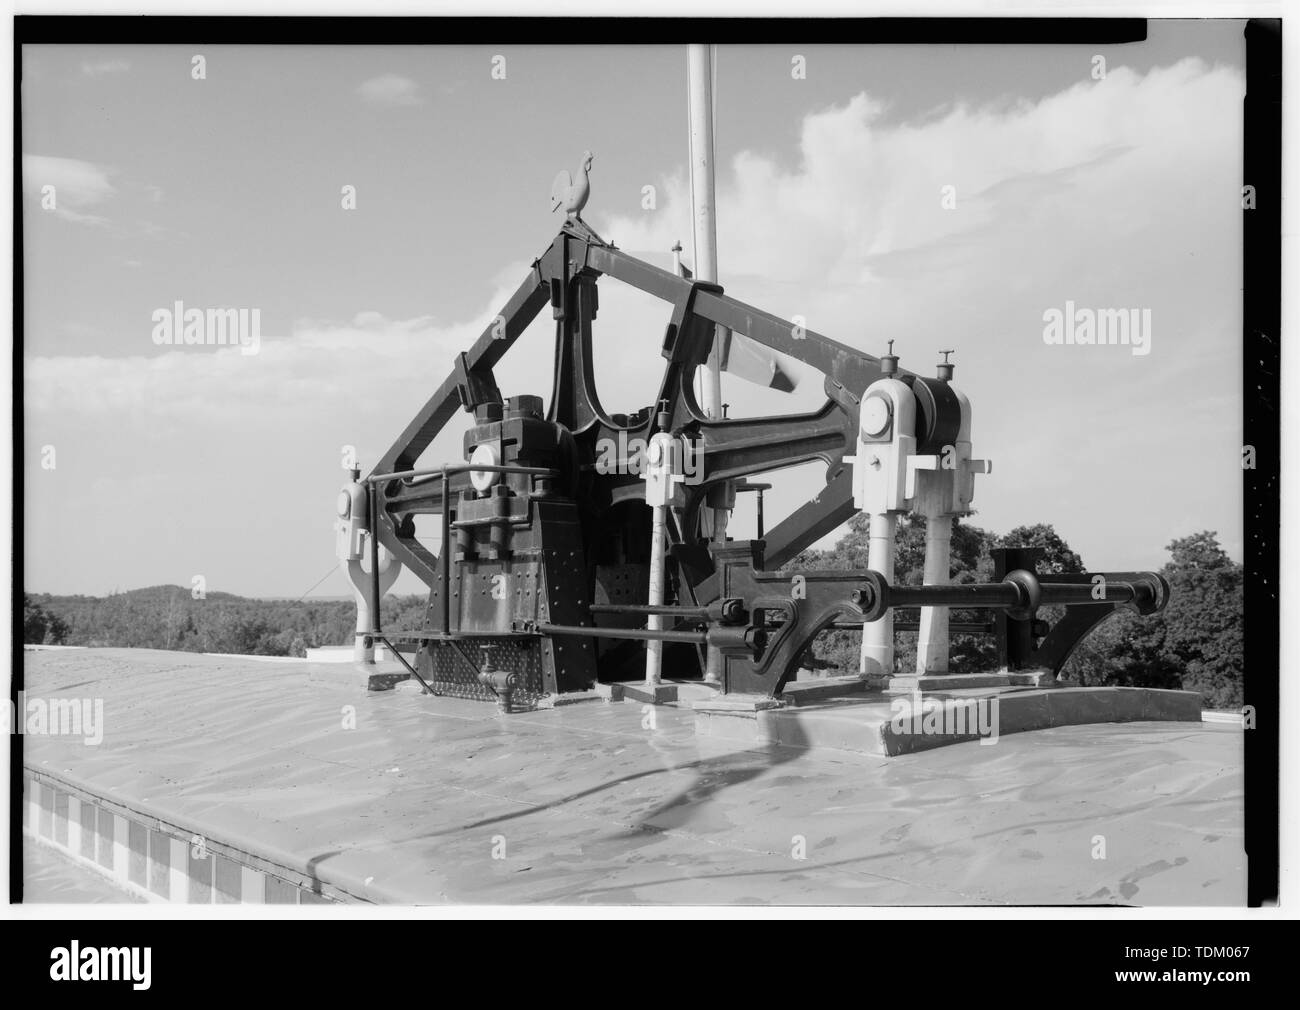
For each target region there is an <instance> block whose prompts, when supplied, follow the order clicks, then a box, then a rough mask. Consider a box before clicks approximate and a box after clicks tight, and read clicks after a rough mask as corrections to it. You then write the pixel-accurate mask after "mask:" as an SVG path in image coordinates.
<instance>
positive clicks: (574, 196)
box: [551, 151, 591, 224]
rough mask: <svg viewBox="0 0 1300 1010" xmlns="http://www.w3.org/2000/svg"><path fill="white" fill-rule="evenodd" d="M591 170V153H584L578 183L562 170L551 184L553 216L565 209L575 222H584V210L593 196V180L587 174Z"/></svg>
mask: <svg viewBox="0 0 1300 1010" xmlns="http://www.w3.org/2000/svg"><path fill="white" fill-rule="evenodd" d="M590 170H591V152H590V151H583V152H582V167H581V168H579V169H578V179H577V181H576V182H575V181H574V180H573V179H571V178H570V177H569V173H568V172H567V171H565V170H563V169H561V170H560V174H559V175H557V176H556V177H555V181H554V182H553V183H551V213H552V214H554V213H555V212H556V211H557V210H559V209H560V208H561V207H563V208H564V211H565V213H566V214H567V215H568V216H569V217H570V218H572V219H573V220H575V221H582V208H583V207H585V206H587V198H588V197H590V196H591V180H590V179H588V178H587V173H588V172H589V171H590ZM583 223H584V224H585V223H586V222H583Z"/></svg>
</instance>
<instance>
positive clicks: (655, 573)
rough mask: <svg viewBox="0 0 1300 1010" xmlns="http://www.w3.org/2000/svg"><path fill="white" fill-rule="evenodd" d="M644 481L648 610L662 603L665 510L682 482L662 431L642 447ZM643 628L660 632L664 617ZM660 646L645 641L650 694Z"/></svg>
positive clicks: (677, 456)
mask: <svg viewBox="0 0 1300 1010" xmlns="http://www.w3.org/2000/svg"><path fill="white" fill-rule="evenodd" d="M641 479H642V480H644V481H645V501H646V504H647V505H649V506H650V586H649V593H648V602H649V604H650V605H651V606H652V607H658V606H662V604H663V602H664V548H665V547H666V546H667V540H668V521H667V509H668V506H669V505H671V504H673V501H674V497H675V495H676V491H677V487H678V486H679V485H680V484H681V483H682V481H683V480H684V479H685V478H684V477H683V475H682V455H681V452H679V445H678V441H677V439H675V438H673V436H672V435H670V434H668V433H667V432H666V431H661V432H659V433H658V434H656V435H653V436H652V437H651V439H650V444H649V445H648V446H647V447H646V453H645V465H644V466H643V467H642V469H641ZM646 627H647V628H649V629H650V630H652V631H660V630H663V627H664V616H663V615H662V614H650V615H649V619H648V621H647V622H646ZM663 651H664V643H663V642H661V641H659V640H658V639H650V640H649V641H647V642H646V650H645V683H646V688H647V689H648V690H650V691H653V690H654V688H655V687H657V686H658V685H659V683H660V682H661V679H662V673H663Z"/></svg>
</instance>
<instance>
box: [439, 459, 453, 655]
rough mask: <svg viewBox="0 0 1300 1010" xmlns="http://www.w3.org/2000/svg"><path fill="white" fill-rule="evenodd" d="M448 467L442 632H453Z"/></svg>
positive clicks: (444, 489) (444, 493)
mask: <svg viewBox="0 0 1300 1010" xmlns="http://www.w3.org/2000/svg"><path fill="white" fill-rule="evenodd" d="M448 477H449V474H448V471H447V467H445V466H444V467H443V468H442V551H441V554H442V557H441V558H439V560H440V561H441V562H442V633H443V634H444V635H450V634H451V498H450V492H449V491H448V488H449V487H450V483H449V480H448Z"/></svg>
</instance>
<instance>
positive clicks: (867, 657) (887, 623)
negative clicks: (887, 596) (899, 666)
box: [861, 512, 895, 677]
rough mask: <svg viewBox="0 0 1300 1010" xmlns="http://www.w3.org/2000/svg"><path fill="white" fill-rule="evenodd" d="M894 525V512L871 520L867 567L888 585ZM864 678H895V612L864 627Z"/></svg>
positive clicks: (892, 558)
mask: <svg viewBox="0 0 1300 1010" xmlns="http://www.w3.org/2000/svg"><path fill="white" fill-rule="evenodd" d="M894 524H895V516H894V514H893V513H892V512H878V513H876V514H874V515H872V517H871V535H870V540H869V541H868V542H867V567H868V568H870V569H871V570H872V571H873V572H879V573H880V574H881V575H883V576H884V577H885V580H886V581H887V582H889V583H891V584H892V583H893V581H894ZM861 669H862V675H863V676H864V677H892V676H893V675H894V611H893V610H892V609H890V610H887V611H885V614H884V616H883V617H881V618H880V620H878V621H868V622H867V623H865V624H864V625H863V626H862V667H861Z"/></svg>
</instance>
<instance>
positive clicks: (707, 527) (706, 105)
mask: <svg viewBox="0 0 1300 1010" xmlns="http://www.w3.org/2000/svg"><path fill="white" fill-rule="evenodd" d="M686 93H687V103H688V114H689V120H690V133H689V138H690V150H689V156H690V165H691V222H692V230H693V236H694V243H695V278H696V280H701V281H711V282H716V281H717V279H718V229H717V219H716V212H715V193H714V180H713V160H714V158H713V153H714V144H713V54H712V51H711V49H710V47H709V46H708V45H707V44H706V45H691V46H689V47H688V50H687V57H686ZM720 331H721V327H715V328H714V334H713V348H712V350H711V351H710V352H709V357H708V361H707V362H706V363H705V365H704V376H703V389H702V390H701V396H700V405H701V406H702V407H703V408H704V413H705V414H706V415H707V416H708V417H710V418H721V417H722V368H721V362H720V358H719V355H720V348H721V346H722V341H723V339H724V337H725V334H723V333H722V332H720ZM701 513H702V520H703V524H704V532H705V533H706V534H708V536H709V539H711V540H713V541H714V542H716V543H725V542H726V539H727V512H726V510H725V509H721V508H719V509H712V508H707V507H706V508H704V509H702V510H701ZM704 679H705V681H706V682H708V683H710V684H719V683H721V682H722V653H720V652H719V651H718V650H717V649H716V648H709V649H707V650H706V659H705V671H704Z"/></svg>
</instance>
